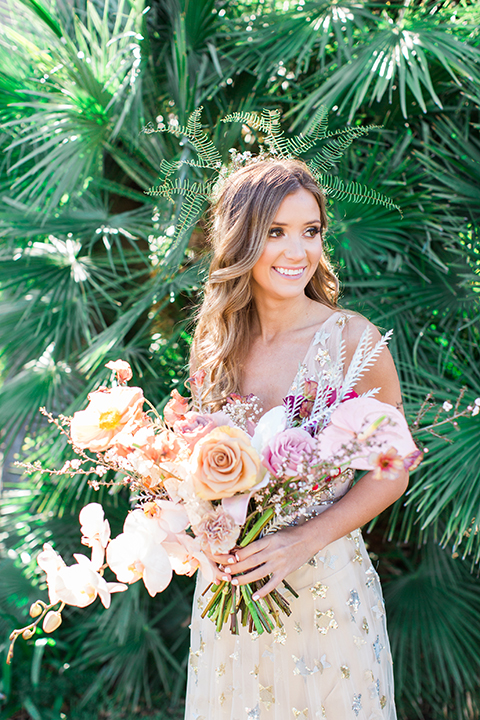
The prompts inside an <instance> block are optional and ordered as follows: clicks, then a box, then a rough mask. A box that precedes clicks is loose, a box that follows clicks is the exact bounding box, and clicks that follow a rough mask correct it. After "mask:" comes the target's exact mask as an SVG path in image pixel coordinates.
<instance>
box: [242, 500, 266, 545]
mask: <svg viewBox="0 0 480 720" xmlns="http://www.w3.org/2000/svg"><path fill="white" fill-rule="evenodd" d="M274 513H275V510H274V509H273V508H269V509H268V510H267V511H266V512H265V513H263V515H261V516H260V517H259V519H258V520H257V522H256V523H255V525H254V526H253V527H252V529H251V530H250V531H249V532H248V533H247V534H246V535H245V537H244V538H243V540H241V542H240V547H245V546H246V545H249V544H250V543H251V542H253V540H256V538H257V537H258V536H259V535H260V533H261V532H262V530H263V528H264V527H265V525H267V524H268V523H269V522H270V520H271V519H272V517H273V515H274Z"/></svg>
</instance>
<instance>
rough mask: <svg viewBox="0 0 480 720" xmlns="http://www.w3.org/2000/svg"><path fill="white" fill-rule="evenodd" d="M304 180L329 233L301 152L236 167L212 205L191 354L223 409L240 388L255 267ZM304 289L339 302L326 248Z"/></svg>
mask: <svg viewBox="0 0 480 720" xmlns="http://www.w3.org/2000/svg"><path fill="white" fill-rule="evenodd" d="M301 188H304V189H305V190H308V191H309V192H311V193H312V195H313V196H314V197H315V200H316V201H317V203H318V207H319V209H320V220H321V233H322V237H323V234H324V233H325V230H326V229H327V215H326V212H325V199H324V196H323V193H322V191H321V189H320V188H319V186H318V185H317V183H316V181H315V179H314V178H313V176H312V174H311V173H310V171H309V170H308V168H307V166H306V165H305V164H304V163H303V162H301V161H299V160H274V159H272V160H264V161H261V162H257V163H254V164H251V165H248V166H246V167H243V168H241V169H240V170H237V171H236V172H235V173H233V174H232V175H230V176H229V177H228V179H227V181H226V182H225V184H224V186H223V188H222V190H221V191H220V193H219V195H218V197H217V198H216V200H215V202H214V204H213V205H212V208H211V211H210V213H211V214H210V223H209V239H210V241H211V244H212V246H213V259H212V262H211V265H210V272H209V277H208V281H207V283H206V285H205V293H204V299H203V303H202V305H201V306H200V308H199V310H198V313H197V319H198V322H197V327H196V331H195V334H194V337H193V343H192V348H191V354H190V367H191V368H192V370H195V371H198V370H203V371H205V373H206V377H205V382H204V384H203V388H202V391H201V396H202V401H203V402H204V403H206V404H207V405H208V406H210V408H211V409H218V408H219V407H220V406H221V405H222V403H223V402H224V400H225V398H226V397H227V396H228V395H229V394H230V393H233V392H237V393H238V392H239V389H240V386H241V375H242V366H243V361H244V358H245V356H246V354H247V352H248V348H249V329H250V328H251V325H252V319H253V316H254V313H255V306H254V301H253V296H252V287H251V275H252V269H253V267H254V265H255V264H256V262H257V260H258V259H259V258H260V256H261V254H262V252H263V249H264V247H265V243H266V241H267V238H268V231H269V229H270V227H271V224H272V222H273V220H274V218H275V215H276V213H277V210H278V208H279V206H280V204H281V202H282V201H283V199H284V198H285V197H286V196H287V195H290V194H292V193H294V192H296V191H297V190H299V189H301ZM305 294H306V295H307V296H308V297H309V298H311V299H312V300H315V301H316V302H319V303H322V304H323V305H326V306H327V307H330V308H332V309H334V308H335V307H336V305H337V298H338V280H337V278H336V276H335V274H334V273H333V271H332V268H331V266H330V263H329V260H328V257H327V256H326V254H325V250H324V252H323V254H322V258H321V260H320V262H319V264H318V267H317V269H316V271H315V273H314V275H313V277H312V278H311V280H310V282H309V283H308V285H307V286H306V288H305Z"/></svg>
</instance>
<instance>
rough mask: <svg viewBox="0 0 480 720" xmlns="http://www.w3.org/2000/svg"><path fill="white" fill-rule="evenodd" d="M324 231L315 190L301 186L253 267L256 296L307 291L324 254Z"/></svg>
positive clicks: (290, 295)
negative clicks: (322, 232)
mask: <svg viewBox="0 0 480 720" xmlns="http://www.w3.org/2000/svg"><path fill="white" fill-rule="evenodd" d="M320 231H321V223H320V208H319V207H318V204H317V201H316V200H315V197H314V196H313V195H312V193H311V192H309V191H308V190H305V189H304V188H300V189H299V190H296V191H295V192H294V193H291V194H290V195H287V196H286V197H285V198H284V200H283V201H282V203H281V205H280V207H279V208H278V210H277V213H276V215H275V218H274V220H273V222H272V224H271V226H270V230H269V233H268V238H267V242H266V244H265V248H264V250H263V253H262V255H261V256H260V258H259V259H258V260H257V262H256V264H255V265H254V267H253V270H252V285H253V294H254V297H255V299H257V300H258V299H261V298H262V297H266V296H269V297H271V298H277V299H279V300H283V299H288V298H294V297H296V296H298V295H299V294H303V292H304V290H305V288H306V286H307V284H308V282H309V281H310V279H311V278H312V276H313V274H314V272H315V270H316V269H317V266H318V263H319V261H320V258H321V257H322V252H323V250H322V237H321V232H320Z"/></svg>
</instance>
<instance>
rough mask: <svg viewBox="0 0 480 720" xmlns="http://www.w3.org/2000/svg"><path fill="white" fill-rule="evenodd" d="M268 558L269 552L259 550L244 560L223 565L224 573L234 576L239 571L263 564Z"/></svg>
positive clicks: (246, 570)
mask: <svg viewBox="0 0 480 720" xmlns="http://www.w3.org/2000/svg"><path fill="white" fill-rule="evenodd" d="M269 558H270V555H269V553H267V552H265V551H263V550H260V551H259V552H256V553H254V554H252V555H250V556H249V557H248V558H246V559H245V560H242V561H240V562H235V563H232V564H230V565H224V566H223V567H224V570H225V573H226V574H228V575H232V576H234V575H238V574H239V573H245V572H248V571H249V570H252V569H253V568H255V567H257V566H258V565H263V564H264V563H266V562H267V561H268V560H269Z"/></svg>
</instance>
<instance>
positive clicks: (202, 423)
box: [173, 410, 230, 449]
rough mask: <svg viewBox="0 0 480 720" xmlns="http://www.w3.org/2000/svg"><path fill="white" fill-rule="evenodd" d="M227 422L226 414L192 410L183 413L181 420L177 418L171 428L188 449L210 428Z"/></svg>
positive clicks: (227, 423) (228, 422) (206, 433)
mask: <svg viewBox="0 0 480 720" xmlns="http://www.w3.org/2000/svg"><path fill="white" fill-rule="evenodd" d="M229 424H230V421H229V419H228V417H227V415H224V413H222V412H216V413H212V414H211V415H208V414H205V415H204V414H202V413H198V412H194V411H193V410H192V411H190V412H187V413H185V417H184V418H183V420H177V421H176V422H175V423H174V424H173V430H174V432H176V433H178V434H179V435H181V436H182V438H183V440H185V442H186V443H187V444H188V446H189V447H190V449H193V446H194V445H195V443H196V442H197V441H198V440H200V438H202V437H205V435H208V433H209V432H210V431H211V430H213V429H214V428H216V427H219V426H220V425H229Z"/></svg>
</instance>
